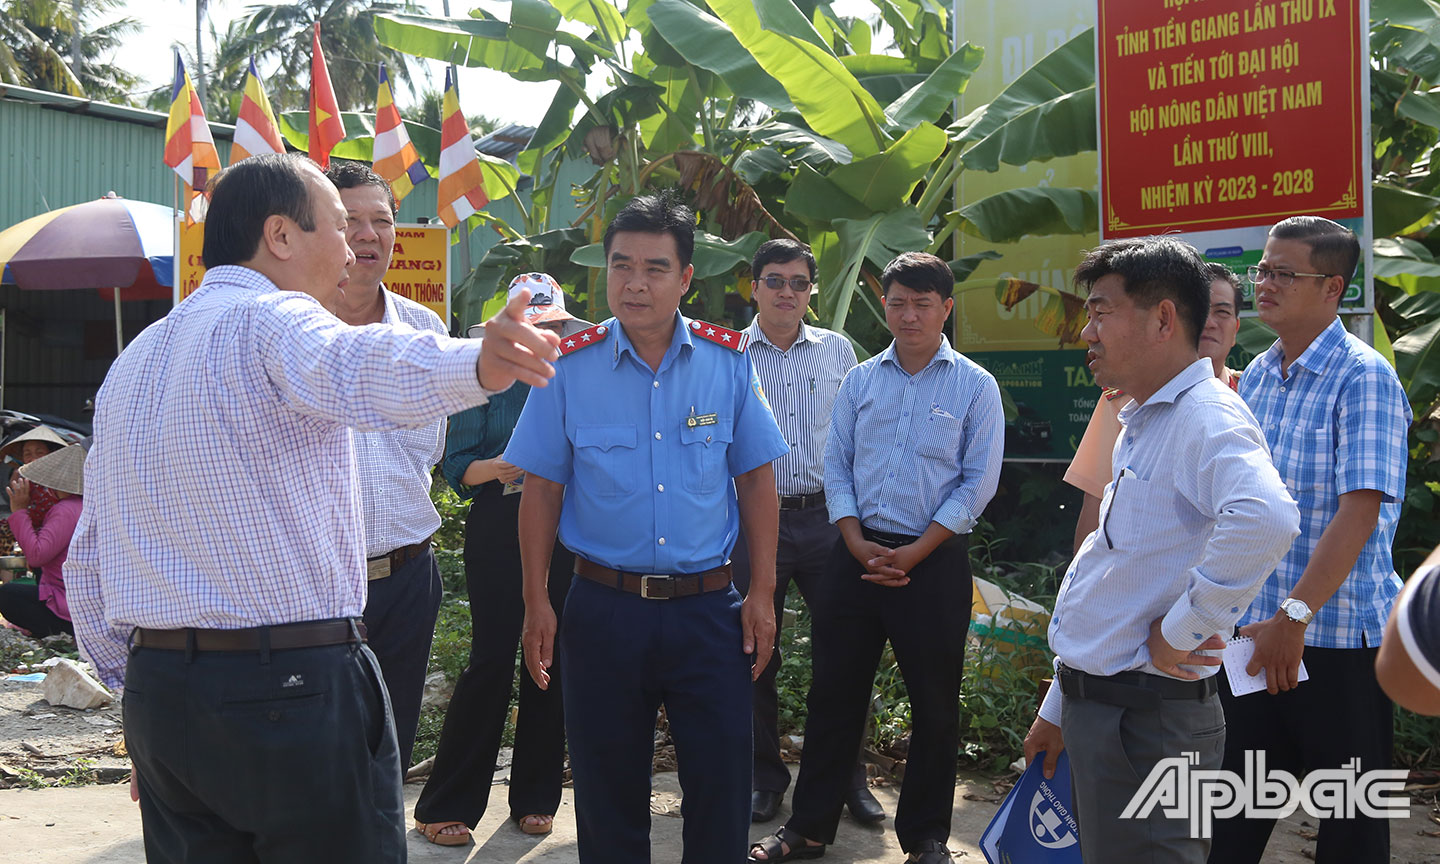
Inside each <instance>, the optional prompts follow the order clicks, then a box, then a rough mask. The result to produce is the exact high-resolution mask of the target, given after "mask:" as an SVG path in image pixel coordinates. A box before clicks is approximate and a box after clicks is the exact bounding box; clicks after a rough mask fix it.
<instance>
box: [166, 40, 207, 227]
mask: <svg viewBox="0 0 1440 864" xmlns="http://www.w3.org/2000/svg"><path fill="white" fill-rule="evenodd" d="M165 164H166V165H169V166H170V167H171V168H173V169H174V170H175V173H176V174H178V175H179V176H180V179H181V181H183V182H184V183H185V198H184V201H185V211H186V213H187V214H189V216H190V217H191V218H192V219H198V218H201V216H202V214H203V204H201V201H203V198H201V201H196V200H195V199H196V198H197V197H200V193H199V192H197V191H196V190H200V191H201V192H203V191H204V189H205V184H206V183H207V182H209V180H210V176H211V175H212V174H213V173H215V172H216V171H219V170H220V154H219V153H218V152H216V150H215V139H214V138H213V137H211V135H210V124H209V123H207V122H206V120H205V109H204V108H203V107H202V106H201V105H200V96H199V95H198V94H197V93H196V92H195V85H193V84H191V83H190V75H189V74H188V73H186V71H185V64H184V63H183V62H182V61H181V60H180V54H179V52H176V54H175V85H174V86H173V87H172V88H171V89H170V119H169V120H168V121H167V122H166V123H165ZM192 205H200V206H198V207H196V206H192Z"/></svg>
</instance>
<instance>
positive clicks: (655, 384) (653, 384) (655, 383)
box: [650, 381, 660, 390]
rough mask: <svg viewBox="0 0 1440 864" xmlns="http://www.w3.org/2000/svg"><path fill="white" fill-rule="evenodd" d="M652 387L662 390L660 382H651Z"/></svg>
mask: <svg viewBox="0 0 1440 864" xmlns="http://www.w3.org/2000/svg"><path fill="white" fill-rule="evenodd" d="M650 386H652V387H654V388H655V389H656V390H659V389H660V382H659V381H651V382H650Z"/></svg>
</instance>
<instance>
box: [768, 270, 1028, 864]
mask: <svg viewBox="0 0 1440 864" xmlns="http://www.w3.org/2000/svg"><path fill="white" fill-rule="evenodd" d="M881 284H882V285H883V286H884V290H885V300H884V302H885V321H886V323H887V324H888V325H889V328H890V332H891V334H893V335H894V337H895V339H894V341H893V342H892V343H891V344H890V347H888V348H886V349H885V350H884V351H883V352H881V353H880V354H879V355H878V356H876V357H872V358H871V359H869V360H866V361H865V362H864V363H861V364H860V365H859V366H856V367H855V368H854V369H853V370H851V372H850V374H849V375H847V376H846V378H845V381H844V383H842V384H841V385H840V393H839V395H838V396H837V397H836V399H835V408H834V411H833V413H832V417H831V424H830V440H829V442H828V443H827V445H826V448H825V501H826V505H827V506H828V507H829V510H830V518H831V520H832V521H834V522H835V523H836V524H837V525H838V526H839V528H840V535H841V540H840V541H839V542H837V543H836V544H835V546H834V548H833V549H832V550H831V553H830V558H829V560H828V562H827V564H826V570H825V578H824V580H823V581H822V583H821V589H820V590H819V591H818V592H816V594H817V596H815V597H814V598H812V599H811V612H812V629H811V640H812V653H813V658H814V660H813V664H814V682H813V684H812V685H811V689H810V698H809V703H808V714H807V718H806V724H805V750H804V754H803V756H802V757H801V762H800V778H799V780H798V781H796V784H795V796H794V800H793V802H792V808H793V815H792V817H791V818H790V820H789V822H787V823H786V825H785V827H783V828H781V829H780V830H779V831H777V832H776V833H775V834H774V835H772V836H770V837H766V838H764V839H763V840H762V841H760V842H759V843H756V844H754V845H753V846H752V847H751V850H750V860H752V861H774V860H777V859H782V858H783V859H785V860H789V858H792V857H793V858H814V857H818V856H819V855H820V854H822V853H823V851H824V844H828V843H833V842H834V840H835V832H836V828H837V827H838V824H839V821H840V808H841V804H842V802H843V800H844V797H845V792H846V786H847V783H846V781H847V778H848V775H849V773H850V769H851V765H852V764H853V762H852V759H853V757H854V754H855V748H856V747H857V746H859V743H860V737H861V735H862V734H863V733H864V727H865V712H866V706H867V704H868V702H869V699H870V688H871V685H872V683H873V681H874V679H875V669H876V667H877V666H878V665H879V662H880V653H881V651H882V650H883V649H884V647H885V641H886V640H887V639H888V640H889V641H890V644H891V645H892V646H893V647H894V649H895V657H896V659H897V660H898V661H899V664H900V674H901V675H902V676H903V677H904V679H905V687H906V690H907V691H908V692H909V694H910V706H911V711H912V718H913V728H912V734H911V738H910V753H909V756H908V758H907V759H906V770H905V782H904V785H903V786H902V787H901V793H900V806H899V808H898V809H897V810H896V812H895V833H896V834H897V835H898V836H899V838H900V846H901V848H903V849H904V850H905V851H906V852H907V853H909V854H910V860H911V861H914V862H918V864H945V862H948V861H950V860H951V859H950V853H949V851H948V850H947V849H946V848H945V841H946V840H947V839H948V838H949V836H950V819H951V814H952V811H953V807H954V803H955V760H956V754H957V752H958V748H959V743H960V702H959V700H960V673H961V665H962V662H963V660H964V655H965V634H966V632H967V631H968V629H969V622H970V601H971V593H972V588H971V580H970V559H969V554H968V550H967V545H966V540H967V535H968V534H969V532H970V530H971V529H972V528H973V527H974V525H975V522H976V520H977V519H978V518H979V517H980V513H981V511H982V510H984V509H985V505H986V504H988V503H989V501H990V498H991V497H992V496H993V495H994V494H995V487H996V485H997V483H998V481H999V477H1000V462H1001V457H1002V455H1003V452H1002V451H1003V442H1004V432H1005V418H1004V413H1003V411H1002V409H1001V403H1000V388H999V386H998V385H997V384H996V383H995V379H994V377H993V376H991V375H990V373H989V372H986V371H985V370H984V369H983V368H981V367H980V366H979V365H977V364H975V363H973V362H971V361H970V360H968V359H966V358H965V357H963V356H961V355H960V354H959V353H958V352H956V351H955V350H954V349H953V348H951V347H950V344H949V343H948V342H947V341H946V340H945V334H944V326H945V321H946V320H947V319H948V318H949V316H950V311H951V309H952V308H953V307H954V303H955V301H954V300H953V299H952V297H951V292H952V290H953V289H954V285H955V280H954V277H953V276H952V275H951V272H950V268H949V266H947V265H946V264H945V262H944V261H942V260H940V259H939V258H937V257H935V256H934V255H928V254H925V253H920V252H909V253H906V254H904V255H901V256H900V257H898V258H896V259H895V260H894V261H891V262H890V264H889V265H887V266H886V268H885V270H884V272H883V273H882V275H881Z"/></svg>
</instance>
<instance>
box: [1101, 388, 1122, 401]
mask: <svg viewBox="0 0 1440 864" xmlns="http://www.w3.org/2000/svg"><path fill="white" fill-rule="evenodd" d="M1100 392H1101V395H1103V396H1104V397H1105V401H1107V402H1114V401H1115V400H1116V399H1119V398H1120V397H1121V396H1124V395H1125V392H1124V391H1123V390H1116V389H1115V388H1114V387H1106V388H1105V389H1104V390H1102V391H1100Z"/></svg>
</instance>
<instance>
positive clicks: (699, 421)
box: [685, 405, 720, 429]
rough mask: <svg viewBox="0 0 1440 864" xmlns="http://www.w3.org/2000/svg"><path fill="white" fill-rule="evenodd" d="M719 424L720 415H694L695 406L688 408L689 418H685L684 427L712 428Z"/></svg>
mask: <svg viewBox="0 0 1440 864" xmlns="http://www.w3.org/2000/svg"><path fill="white" fill-rule="evenodd" d="M718 422H720V415H719V414H715V413H713V412H712V413H710V414H696V413H695V406H694V405H691V406H690V416H689V417H686V418H685V426H686V427H687V428H690V429H694V428H695V427H697V426H714V425H715V424H716V423H718Z"/></svg>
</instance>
